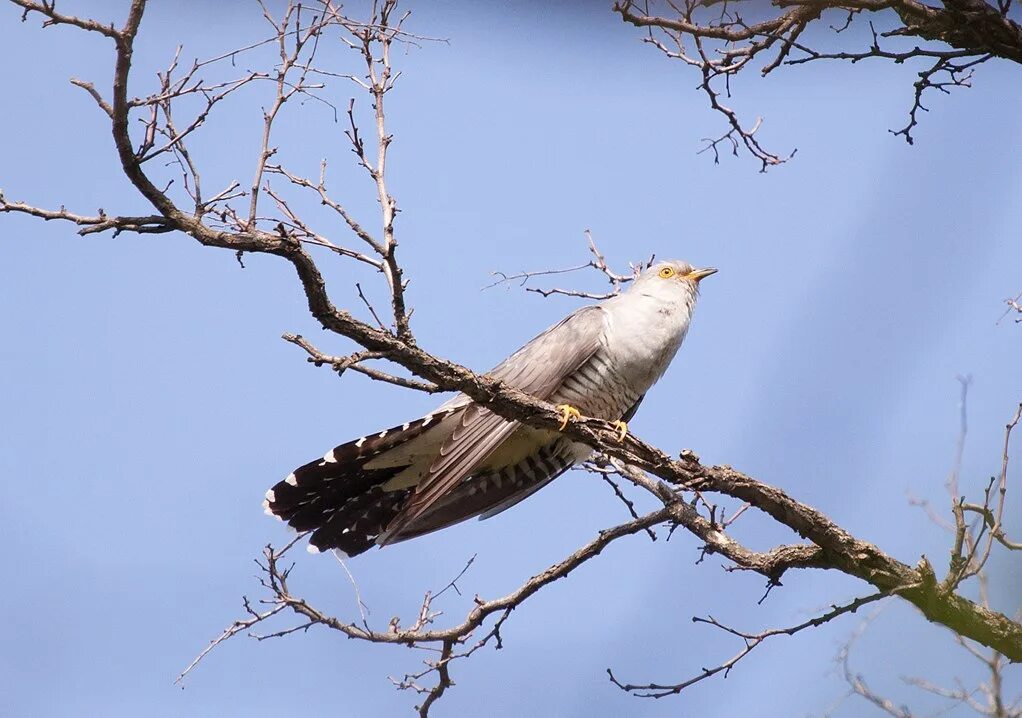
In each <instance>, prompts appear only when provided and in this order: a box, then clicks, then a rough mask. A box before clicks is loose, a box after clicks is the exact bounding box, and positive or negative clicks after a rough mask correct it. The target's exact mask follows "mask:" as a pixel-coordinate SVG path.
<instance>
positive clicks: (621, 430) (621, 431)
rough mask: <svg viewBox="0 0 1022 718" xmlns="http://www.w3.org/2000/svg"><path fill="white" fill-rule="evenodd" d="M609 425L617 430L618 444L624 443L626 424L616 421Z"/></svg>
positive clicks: (626, 434) (626, 433)
mask: <svg viewBox="0 0 1022 718" xmlns="http://www.w3.org/2000/svg"><path fill="white" fill-rule="evenodd" d="M611 425H612V426H613V427H614V428H615V429H617V440H618V443H620V442H622V441H624V440H625V437H626V436H628V422H626V421H621V420H618V421H615V422H612V423H611Z"/></svg>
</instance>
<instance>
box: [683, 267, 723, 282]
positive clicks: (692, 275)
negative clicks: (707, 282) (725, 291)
mask: <svg viewBox="0 0 1022 718" xmlns="http://www.w3.org/2000/svg"><path fill="white" fill-rule="evenodd" d="M716 273H717V269H716V267H707V268H706V269H693V270H692V271H691V272H689V273H688V275H687V276H686V277H685V279H691V280H692V281H694V282H697V283H698V282H699V281H701V280H703V279H706V277H708V276H710V275H711V274H716Z"/></svg>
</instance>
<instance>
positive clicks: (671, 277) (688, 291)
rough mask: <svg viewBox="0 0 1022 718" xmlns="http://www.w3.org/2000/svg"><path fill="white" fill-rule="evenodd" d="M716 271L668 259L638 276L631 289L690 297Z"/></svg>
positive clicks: (668, 295) (660, 294) (664, 295)
mask: <svg viewBox="0 0 1022 718" xmlns="http://www.w3.org/2000/svg"><path fill="white" fill-rule="evenodd" d="M716 272H717V270H716V269H714V268H713V267H708V268H706V269H697V268H695V267H693V266H692V265H691V264H689V263H688V262H683V261H682V260H680V259H668V260H665V261H663V262H657V263H656V264H654V265H652V266H651V267H649V268H648V269H646V270H645V271H643V272H642V274H640V275H639V276H638V277H636V279H635V283H634V285H633V287H632V289H631V291H634V292H639V293H641V294H648V295H652V296H657V297H663V298H664V299H672V298H690V297H694V296H695V295H696V294H698V293H699V282H701V281H702V280H703V279H705V278H706V277H708V276H710V275H711V274H716Z"/></svg>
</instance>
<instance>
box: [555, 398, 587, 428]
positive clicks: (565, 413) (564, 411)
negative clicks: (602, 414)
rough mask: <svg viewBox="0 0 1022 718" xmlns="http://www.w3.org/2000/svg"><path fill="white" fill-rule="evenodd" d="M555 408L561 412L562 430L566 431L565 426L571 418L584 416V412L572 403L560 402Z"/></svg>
mask: <svg viewBox="0 0 1022 718" xmlns="http://www.w3.org/2000/svg"><path fill="white" fill-rule="evenodd" d="M555 408H556V409H557V411H559V412H561V426H560V430H561V431H564V428H565V427H566V426H567V425H568V422H569V421H570V420H572V419H581V418H582V412H581V411H579V410H578V409H576V408H575V407H573V406H572V405H571V404H558V405H557V406H556V407H555Z"/></svg>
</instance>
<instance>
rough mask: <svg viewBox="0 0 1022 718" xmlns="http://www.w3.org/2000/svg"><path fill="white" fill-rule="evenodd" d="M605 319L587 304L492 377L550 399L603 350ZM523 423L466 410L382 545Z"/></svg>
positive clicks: (483, 410) (474, 407)
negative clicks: (562, 384)
mask: <svg viewBox="0 0 1022 718" xmlns="http://www.w3.org/2000/svg"><path fill="white" fill-rule="evenodd" d="M605 321H606V312H605V311H604V310H603V309H602V308H600V307H599V306H589V307H583V308H582V309H579V310H577V311H575V312H573V313H572V314H569V315H568V316H567V317H565V318H564V319H563V320H561V321H560V322H559V323H557V324H555V325H554V326H552V327H550V328H549V329H547V330H546V331H545V332H543V333H542V334H540V335H539V336H537V337H536V338H535V339H533V340H532V341H530V342H529V343H528V344H526V345H525V346H524V347H522V348H521V349H519V350H518V351H516V352H515V353H514V354H512V355H511V356H510V357H508V358H507V359H506V360H504V361H503V362H501V363H500V364H499V365H498V366H497V367H495V368H494V369H493V371H491V372H490V376H491V377H493V378H494V379H499V380H501V381H504V382H506V383H507V384H509V385H510V386H513V387H515V388H516V389H520V390H522V391H524V392H525V393H527V394H531V395H532V396H535V397H536V398H539V399H547V398H549V397H550V395H551V394H553V392H554V391H555V390H556V389H557V387H559V386H560V385H561V383H562V382H563V381H564V380H565V379H566V378H567V377H568V376H570V375H571V374H572V372H574V371H576V370H577V369H578V368H579V367H580V366H582V365H583V364H585V363H586V362H587V361H589V359H590V358H592V356H593V354H595V353H596V351H597V350H598V349H599V348H600V343H601V341H602V337H603V331H604V322H605ZM518 426H519V423H518V422H517V421H508V420H507V419H504V418H503V417H501V416H500V415H498V414H495V413H493V412H492V411H490V410H489V409H486V408H485V407H482V406H480V405H478V404H473V405H472V406H470V407H469V408H468V409H466V410H465V412H464V413H463V415H462V417H461V421H460V422H459V424H458V426H457V427H455V429H454V431H453V432H452V433H451V435H450V437H448V439H447V440H446V441H445V442H444V444H443V445H442V446H441V448H440V453H439V454H438V456H437V458H436V460H435V461H434V462H433V464H432V465H431V466H430V468H429V471H428V472H427V475H426V476H425V477H424V478H423V479H422V481H420V482H419V485H418V487H417V489H416V492H415V495H414V496H413V497H412V498H411V500H410V501H409V502H408V504H406V506H405V507H404V508H403V509H402V511H401V513H400V514H398V515H397V516H396V517H395V518H394V520H393V521H391V523H390V524H389V525H388V526H387V532H386V534H384V535H382V536H381V537H380V538H379V539H378V543H380V544H386V543H388V542H389V540H390V539H392V538H394V537H396V536H397V535H398V534H400V533H401V532H402V530H404V529H405V528H407V527H408V526H409V525H410V524H411V523H412V522H413V521H415V519H416V518H418V517H419V516H421V515H422V514H423V513H424V512H425V511H426V510H427V509H429V507H430V506H432V505H433V504H434V503H436V501H437V500H439V499H440V497H442V496H443V495H444V494H445V493H446V492H448V491H449V490H450V489H452V488H453V487H455V486H457V485H458V483H459V482H461V481H462V480H463V479H465V478H466V477H468V476H471V475H472V472H473V471H474V470H475V469H476V467H478V466H479V465H480V464H481V463H482V462H483V461H485V460H486V458H487V457H488V456H490V454H492V453H493V451H494V450H495V449H496V448H497V447H499V446H500V445H501V443H503V442H504V441H505V440H506V439H507V438H508V437H509V436H511V434H513V433H514V431H515V429H517V428H518Z"/></svg>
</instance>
